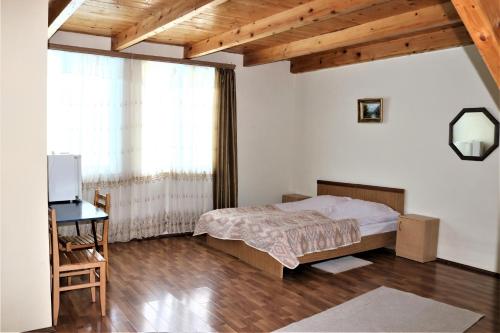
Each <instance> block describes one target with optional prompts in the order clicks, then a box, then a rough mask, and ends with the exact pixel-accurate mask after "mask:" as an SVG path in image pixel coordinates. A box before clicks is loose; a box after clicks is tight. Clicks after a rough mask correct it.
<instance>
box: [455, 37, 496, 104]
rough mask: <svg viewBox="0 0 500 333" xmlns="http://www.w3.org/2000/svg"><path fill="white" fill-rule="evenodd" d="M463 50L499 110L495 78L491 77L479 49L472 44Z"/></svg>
mask: <svg viewBox="0 0 500 333" xmlns="http://www.w3.org/2000/svg"><path fill="white" fill-rule="evenodd" d="M464 50H465V53H466V54H467V57H469V60H470V62H471V63H472V65H473V66H474V68H475V69H476V71H477V73H478V74H479V76H480V77H481V80H482V81H483V83H484V85H485V87H486V89H487V90H488V92H489V94H490V95H491V97H492V98H493V100H494V101H495V104H496V106H497V110H500V92H499V90H498V87H497V85H496V82H495V80H494V79H493V77H492V76H491V73H490V72H489V70H488V67H486V64H485V63H484V61H483V58H481V55H480V54H479V51H478V50H477V48H476V47H475V46H474V45H472V46H468V47H465V48H464Z"/></svg>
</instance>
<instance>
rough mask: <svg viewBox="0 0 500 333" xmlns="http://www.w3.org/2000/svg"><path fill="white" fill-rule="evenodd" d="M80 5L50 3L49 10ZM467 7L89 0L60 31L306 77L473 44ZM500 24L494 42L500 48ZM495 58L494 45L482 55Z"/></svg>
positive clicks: (399, 1) (413, 1)
mask: <svg viewBox="0 0 500 333" xmlns="http://www.w3.org/2000/svg"><path fill="white" fill-rule="evenodd" d="M481 1H486V2H488V1H489V0H476V2H481ZM72 2H73V3H74V2H75V0H73V1H70V0H49V12H63V9H64V7H65V6H66V5H65V4H68V3H72ZM76 2H81V1H76ZM459 2H460V3H464V2H467V1H462V0H460V1H458V0H453V3H452V1H451V0H212V1H210V0H85V1H83V3H81V4H80V3H78V6H75V7H76V8H75V7H73V9H71V10H67V11H66V12H71V13H72V15H71V16H70V17H69V18H68V19H67V20H66V21H65V22H64V24H62V26H61V28H60V30H63V31H71V32H79V33H85V34H92V35H98V36H108V37H112V45H113V46H112V48H113V49H114V50H123V49H126V48H127V47H129V46H131V45H133V44H135V43H137V42H140V41H142V40H146V41H150V42H155V43H164V44H172V45H179V46H183V47H184V50H185V52H184V54H185V57H186V58H196V57H199V56H202V55H206V54H210V53H214V52H217V51H222V50H224V51H227V52H234V53H240V54H244V63H245V65H246V66H250V65H259V64H264V63H270V62H274V61H280V60H291V71H292V72H293V73H300V72H307V71H312V70H317V69H322V68H327V67H334V66H341V65H347V64H352V63H357V62H363V61H371V60H376V59H382V58H387V57H394V56H400V55H406V54H411V53H417V52H426V51H432V50H437V49H443V48H449V47H455V46H460V45H467V44H471V43H473V39H474V40H475V36H473V38H471V37H470V35H469V33H468V32H467V29H469V27H468V26H467V22H466V26H464V25H463V23H462V19H464V17H468V16H467V14H465V12H467V11H468V9H467V8H465V9H464V8H463V7H459V11H460V12H459V13H457V11H456V9H455V8H456V7H455V6H457V5H456V3H459ZM468 2H474V1H472V0H469V1H468ZM61 3H63V4H62V5H61ZM454 5H455V6H454ZM464 6H465V5H464ZM51 8H52V10H50V9H51ZM54 8H57V10H54ZM61 8H62V9H61ZM52 16H54V15H52ZM495 19H497V18H494V19H490V20H489V21H490V23H491V24H493V25H492V26H491V27H490V28H489V30H487V32H490V35H488V36H489V37H488V38H489V39H488V42H489V44H492V43H493V42H495V41H496V42H498V39H497V38H498V35H496V34H493V35H491V31H496V32H498V31H497V30H498V26H495V25H494V24H496V23H495V22H491V21H494V20H495ZM484 20H485V21H488V20H486V19H484ZM477 21H480V20H474V22H477ZM469 25H472V23H470V24H469ZM475 29H478V28H477V23H476V24H475ZM495 29H496V30H495ZM481 31H484V29H483V30H481ZM469 32H470V29H469ZM49 34H50V32H49ZM483 39H484V38H482V37H481V36H478V37H477V40H478V41H481V40H483ZM491 39H493V41H491ZM483 44H487V43H483ZM495 45H498V44H495ZM494 52H495V50H493V51H491V49H489V48H488V45H486V46H485V48H484V50H483V51H482V54H483V55H484V54H488V55H489V57H490V58H492V57H494V56H492V55H491V54H493V53H494ZM495 60H496V59H490V60H489V62H487V63H489V64H490V67H495V65H491V63H492V62H493V61H495ZM494 69H495V70H496V69H498V67H495V68H494Z"/></svg>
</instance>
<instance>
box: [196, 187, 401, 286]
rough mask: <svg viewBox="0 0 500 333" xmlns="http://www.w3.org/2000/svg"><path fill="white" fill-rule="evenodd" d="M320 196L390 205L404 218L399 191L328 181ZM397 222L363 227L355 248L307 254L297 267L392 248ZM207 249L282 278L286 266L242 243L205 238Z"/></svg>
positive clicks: (321, 188)
mask: <svg viewBox="0 0 500 333" xmlns="http://www.w3.org/2000/svg"><path fill="white" fill-rule="evenodd" d="M317 195H318V196H321V195H332V196H338V197H351V198H353V199H360V200H365V201H370V202H375V203H381V204H384V205H387V206H389V207H391V208H392V209H394V210H395V211H397V212H398V213H400V214H404V190H403V189H399V188H389V187H379V186H371V185H361V184H351V183H340V182H332V181H325V180H318V181H317ZM395 225H396V223H395V221H394V222H393V223H380V224H376V225H369V226H363V227H361V228H360V229H361V239H360V241H359V242H356V243H354V244H352V245H347V246H342V247H338V248H336V249H333V250H325V251H319V252H314V253H308V254H305V255H302V256H300V257H297V259H298V263H300V264H305V263H310V262H315V261H321V260H326V259H332V258H336V257H341V256H345V255H349V254H354V253H359V252H364V251H369V250H373V249H377V248H382V247H387V246H393V245H394V243H395V240H396V231H395ZM203 237H205V239H206V243H207V245H208V246H210V247H212V248H214V249H217V250H220V251H222V252H225V253H227V254H229V255H232V256H234V257H237V258H239V259H240V260H242V261H244V262H246V263H248V264H249V265H251V266H254V267H256V268H259V269H260V270H262V271H263V272H265V273H267V274H269V275H271V276H274V277H277V278H280V279H282V278H283V271H284V266H283V264H282V263H280V262H279V261H278V260H276V259H275V258H274V257H273V256H271V255H270V254H268V253H266V252H263V251H260V250H257V249H256V248H254V247H252V246H249V245H247V244H245V242H244V241H242V240H228V239H218V238H214V237H211V236H210V235H204V236H203Z"/></svg>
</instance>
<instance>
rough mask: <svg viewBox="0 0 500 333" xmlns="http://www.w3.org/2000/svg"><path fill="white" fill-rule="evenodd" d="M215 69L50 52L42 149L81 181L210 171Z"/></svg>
mask: <svg viewBox="0 0 500 333" xmlns="http://www.w3.org/2000/svg"><path fill="white" fill-rule="evenodd" d="M214 75H215V70H214V69H213V68H209V67H200V66H190V65H181V64H171V63H163V62H154V61H142V60H129V59H121V58H114V57H107V56H99V55H90V54H80V53H72V52H65V51H54V50H50V51H49V54H48V142H47V145H48V152H49V153H53V152H55V153H63V152H67V153H72V154H81V155H82V172H83V175H84V180H85V179H94V178H95V177H99V178H100V179H107V178H111V179H122V178H127V177H138V176H151V175H156V174H159V173H168V172H174V173H175V172H182V173H184V172H186V173H193V172H194V173H211V172H212V135H213V133H212V132H213V103H214V101H213V98H214Z"/></svg>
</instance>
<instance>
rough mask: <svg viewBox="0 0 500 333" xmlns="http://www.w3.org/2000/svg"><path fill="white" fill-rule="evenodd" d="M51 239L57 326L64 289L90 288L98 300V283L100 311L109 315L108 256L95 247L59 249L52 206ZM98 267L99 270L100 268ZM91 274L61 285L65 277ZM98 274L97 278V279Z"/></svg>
mask: <svg viewBox="0 0 500 333" xmlns="http://www.w3.org/2000/svg"><path fill="white" fill-rule="evenodd" d="M48 215H49V236H50V237H49V239H50V253H51V266H52V316H53V323H54V326H56V325H57V318H58V317H59V297H60V293H61V292H63V291H69V290H75V289H83V288H90V294H91V297H92V302H95V296H96V294H95V288H96V287H99V298H100V302H101V315H102V316H105V315H106V260H105V259H104V258H103V257H102V256H101V254H100V253H99V252H97V251H96V250H95V249H90V250H89V249H86V250H83V251H75V252H60V251H59V243H58V237H57V220H56V211H55V209H49V214H48ZM98 271H99V272H98ZM77 275H88V276H89V282H88V283H85V282H84V283H80V284H74V285H68V286H60V280H61V278H62V277H71V276H77ZM96 277H97V278H98V281H97V282H96Z"/></svg>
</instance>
